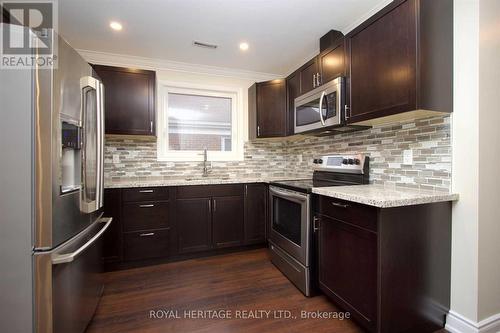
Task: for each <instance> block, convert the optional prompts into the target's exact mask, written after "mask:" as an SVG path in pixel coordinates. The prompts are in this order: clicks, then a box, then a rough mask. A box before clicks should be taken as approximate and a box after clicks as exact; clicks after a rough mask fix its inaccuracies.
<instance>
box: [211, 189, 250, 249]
mask: <svg viewBox="0 0 500 333" xmlns="http://www.w3.org/2000/svg"><path fill="white" fill-rule="evenodd" d="M212 211H213V213H212V218H213V222H212V235H213V245H214V246H215V247H216V248H222V247H229V246H238V245H242V244H243V216H244V215H243V197H242V196H229V197H213V199H212Z"/></svg>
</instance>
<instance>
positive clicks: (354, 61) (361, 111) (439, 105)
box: [346, 0, 453, 125]
mask: <svg viewBox="0 0 500 333" xmlns="http://www.w3.org/2000/svg"><path fill="white" fill-rule="evenodd" d="M346 38H347V50H348V51H347V55H348V57H347V59H348V68H349V73H348V85H349V86H348V91H350V101H349V99H348V104H349V105H348V112H347V114H346V117H347V118H348V123H350V124H360V125H375V124H377V123H378V122H380V121H384V122H387V121H390V120H394V121H397V120H399V119H404V118H402V117H405V116H413V118H417V117H421V116H427V115H429V116H430V115H433V114H435V113H436V112H452V100H453V94H452V87H453V81H452V80H453V77H452V75H453V2H452V0H440V1H435V0H405V1H402V0H396V1H394V2H392V3H391V4H389V5H388V6H386V7H385V8H384V9H382V10H381V11H380V12H378V13H377V14H375V15H374V16H372V17H371V18H369V19H368V20H367V21H365V22H364V23H362V24H361V25H360V26H358V27H357V28H355V29H354V30H353V31H352V32H350V33H349V34H348V35H347V36H346ZM406 112H413V113H414V114H413V115H412V114H406V115H403V113H406ZM396 115H399V116H396Z"/></svg>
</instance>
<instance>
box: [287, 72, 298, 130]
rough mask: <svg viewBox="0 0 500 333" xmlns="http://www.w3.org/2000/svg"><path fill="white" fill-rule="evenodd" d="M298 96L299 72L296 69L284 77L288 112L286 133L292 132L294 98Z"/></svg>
mask: <svg viewBox="0 0 500 333" xmlns="http://www.w3.org/2000/svg"><path fill="white" fill-rule="evenodd" d="M299 96H300V72H299V71H298V70H297V71H295V72H293V73H292V74H290V75H289V76H288V77H287V78H286V107H287V111H286V112H287V114H288V131H287V132H288V135H293V134H294V127H295V99H296V98H297V97H299Z"/></svg>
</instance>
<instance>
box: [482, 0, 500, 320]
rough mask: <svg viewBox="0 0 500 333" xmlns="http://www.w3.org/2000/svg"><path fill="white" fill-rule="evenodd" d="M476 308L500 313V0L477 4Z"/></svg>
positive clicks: (485, 316) (487, 0)
mask: <svg viewBox="0 0 500 333" xmlns="http://www.w3.org/2000/svg"><path fill="white" fill-rule="evenodd" d="M479 29H480V31H479V159H480V163H479V276H478V277H479V309H478V319H479V320H480V321H481V320H483V319H486V318H488V317H490V316H493V315H495V314H497V313H500V180H499V179H498V177H495V176H494V175H497V174H498V172H499V170H500V127H499V126H500V0H481V1H480V5H479Z"/></svg>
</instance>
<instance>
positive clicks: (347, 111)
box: [344, 104, 351, 120]
mask: <svg viewBox="0 0 500 333" xmlns="http://www.w3.org/2000/svg"><path fill="white" fill-rule="evenodd" d="M344 108H345V119H346V120H347V119H349V118H350V117H351V108H350V107H349V105H347V104H346V105H344Z"/></svg>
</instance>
